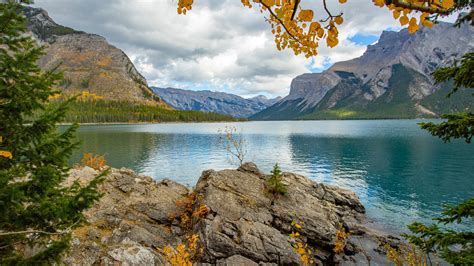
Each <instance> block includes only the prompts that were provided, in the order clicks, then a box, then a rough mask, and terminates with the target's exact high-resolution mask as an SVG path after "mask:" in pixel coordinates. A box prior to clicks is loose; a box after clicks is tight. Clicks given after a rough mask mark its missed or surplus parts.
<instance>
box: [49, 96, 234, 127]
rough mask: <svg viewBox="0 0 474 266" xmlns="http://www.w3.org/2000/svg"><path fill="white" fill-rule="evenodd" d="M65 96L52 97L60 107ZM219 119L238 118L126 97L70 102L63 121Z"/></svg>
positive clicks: (183, 120)
mask: <svg viewBox="0 0 474 266" xmlns="http://www.w3.org/2000/svg"><path fill="white" fill-rule="evenodd" d="M62 103H63V100H54V101H51V103H50V104H51V105H52V106H51V107H58V106H59V105H60V104H62ZM206 121H210V122H219V121H237V119H236V118H234V117H231V116H228V115H223V114H218V113H205V112H199V111H181V110H173V109H168V108H164V107H160V106H154V105H146V104H139V103H132V102H125V101H107V100H102V99H99V100H86V101H81V100H78V101H73V102H71V103H69V104H68V111H67V113H66V118H65V121H64V122H67V123H69V122H70V123H73V122H77V123H139V122H149V123H151V122H153V123H159V122H206Z"/></svg>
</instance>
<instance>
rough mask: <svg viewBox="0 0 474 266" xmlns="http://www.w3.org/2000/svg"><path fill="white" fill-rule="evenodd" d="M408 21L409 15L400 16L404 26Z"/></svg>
mask: <svg viewBox="0 0 474 266" xmlns="http://www.w3.org/2000/svg"><path fill="white" fill-rule="evenodd" d="M407 23H408V17H407V16H402V17H401V18H400V24H401V25H402V26H403V25H406V24H407Z"/></svg>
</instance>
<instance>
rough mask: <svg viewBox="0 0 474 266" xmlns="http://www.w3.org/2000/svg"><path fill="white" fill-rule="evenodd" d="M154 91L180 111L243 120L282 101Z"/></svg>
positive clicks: (260, 97)
mask: <svg viewBox="0 0 474 266" xmlns="http://www.w3.org/2000/svg"><path fill="white" fill-rule="evenodd" d="M152 89H153V91H154V92H155V93H156V94H157V95H158V96H159V97H160V98H161V99H162V100H163V101H164V102H166V103H167V104H168V105H170V106H171V107H173V108H175V109H178V110H196V111H204V112H215V113H221V114H227V115H231V116H233V117H241V118H242V117H249V116H251V115H253V114H255V113H257V112H260V111H262V110H264V109H265V108H267V107H269V106H271V105H273V104H275V103H276V102H278V101H279V100H281V97H277V98H273V99H268V98H267V97H265V96H263V95H259V96H257V97H253V98H249V99H245V98H243V97H240V96H238V95H234V94H229V93H224V92H213V91H208V90H206V91H191V90H182V89H173V88H157V87H152Z"/></svg>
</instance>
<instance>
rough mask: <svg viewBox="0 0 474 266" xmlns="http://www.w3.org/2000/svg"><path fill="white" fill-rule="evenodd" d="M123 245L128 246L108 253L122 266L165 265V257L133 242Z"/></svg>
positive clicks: (126, 242)
mask: <svg viewBox="0 0 474 266" xmlns="http://www.w3.org/2000/svg"><path fill="white" fill-rule="evenodd" d="M123 244H125V245H126V246H122V247H119V248H116V249H113V250H111V251H109V252H108V253H107V254H108V255H109V256H110V257H112V259H114V260H115V262H118V263H120V264H121V265H124V266H125V265H130V266H145V265H163V264H165V260H164V259H163V257H161V255H159V254H156V252H153V251H151V250H150V249H147V248H144V247H143V246H140V245H138V244H137V243H134V242H133V241H124V243H123ZM113 265H115V263H114V264H113Z"/></svg>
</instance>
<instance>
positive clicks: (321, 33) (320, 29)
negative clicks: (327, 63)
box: [318, 28, 324, 38]
mask: <svg viewBox="0 0 474 266" xmlns="http://www.w3.org/2000/svg"><path fill="white" fill-rule="evenodd" d="M323 35H324V29H323V28H319V29H318V37H319V38H322V37H323Z"/></svg>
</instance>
